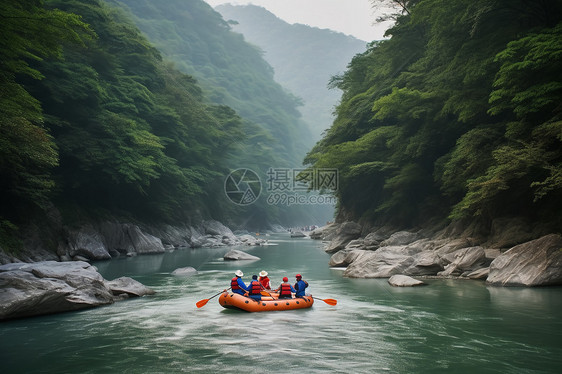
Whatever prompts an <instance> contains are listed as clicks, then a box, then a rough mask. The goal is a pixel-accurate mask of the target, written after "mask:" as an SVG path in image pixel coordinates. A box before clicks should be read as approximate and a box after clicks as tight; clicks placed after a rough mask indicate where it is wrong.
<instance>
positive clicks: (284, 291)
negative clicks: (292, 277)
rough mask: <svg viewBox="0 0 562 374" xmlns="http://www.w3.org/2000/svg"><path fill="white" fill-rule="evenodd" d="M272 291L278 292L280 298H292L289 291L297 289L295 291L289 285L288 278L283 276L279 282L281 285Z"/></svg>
mask: <svg viewBox="0 0 562 374" xmlns="http://www.w3.org/2000/svg"><path fill="white" fill-rule="evenodd" d="M274 292H279V298H280V299H292V298H293V294H292V293H291V292H297V291H295V289H294V288H293V286H291V284H290V283H289V278H287V277H283V283H281V285H280V286H279V287H278V288H277V289H276V290H274Z"/></svg>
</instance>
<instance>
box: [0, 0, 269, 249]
mask: <svg viewBox="0 0 562 374" xmlns="http://www.w3.org/2000/svg"><path fill="white" fill-rule="evenodd" d="M0 16H1V18H2V20H3V21H2V22H0V31H1V33H2V36H3V37H2V40H1V41H0V43H1V45H0V48H1V51H2V59H0V63H1V65H2V66H1V70H0V80H1V94H0V199H1V201H0V203H1V204H0V206H1V210H0V237H2V243H3V246H4V247H11V246H13V245H15V244H17V243H15V242H11V241H10V240H11V239H14V238H15V237H17V236H18V234H17V231H18V227H17V225H18V224H19V223H29V220H30V219H31V218H32V217H34V216H37V214H39V213H40V212H41V211H42V210H46V211H49V210H50V207H51V206H52V205H53V203H54V204H55V206H57V207H58V208H59V209H61V210H62V211H63V213H65V212H66V213H68V212H72V211H76V210H78V211H81V212H88V213H87V214H94V215H95V216H108V215H113V216H115V215H117V216H121V217H128V218H129V219H137V220H144V221H151V222H166V221H167V222H169V221H172V220H178V219H179V220H184V221H185V220H189V219H191V218H205V217H215V218H233V219H235V218H239V216H240V215H243V214H244V213H245V212H240V211H236V206H234V205H232V204H229V203H230V202H229V201H227V198H226V196H225V194H224V179H225V176H226V175H227V174H228V173H229V171H230V169H229V163H230V162H231V161H232V160H236V159H244V158H246V157H251V156H252V155H253V156H256V154H255V153H252V150H257V151H261V152H263V153H264V154H265V155H266V156H264V158H265V159H266V160H267V161H269V163H268V166H269V165H271V163H272V162H273V161H272V160H275V156H274V155H273V152H270V156H267V152H265V151H264V149H265V150H269V148H268V147H270V145H271V143H273V141H274V139H273V136H272V134H271V133H269V132H267V131H265V130H264V129H263V128H261V127H259V126H257V125H252V124H250V123H248V122H247V121H244V120H243V119H242V118H241V117H239V115H237V114H236V113H235V111H234V110H233V109H231V108H230V107H228V106H224V105H214V104H211V103H210V102H209V101H208V100H207V99H206V98H205V97H204V94H203V91H202V89H201V88H200V86H199V85H198V84H197V82H196V81H195V80H194V79H193V78H192V77H190V76H189V75H185V74H184V73H181V72H179V71H178V70H177V69H175V68H174V67H173V66H172V65H171V64H170V63H168V62H165V61H163V59H162V57H161V55H160V52H159V51H158V50H157V49H155V48H154V47H153V46H152V45H151V44H150V43H149V42H148V40H147V39H146V38H145V37H144V36H143V35H142V34H141V32H140V31H139V30H138V29H137V28H136V26H135V25H134V24H133V23H131V21H129V19H128V18H127V17H126V16H125V15H124V14H123V13H122V11H120V10H118V9H116V8H114V7H112V6H110V5H108V4H106V3H105V2H103V1H81V0H75V1H73V0H71V1H58V0H48V1H40V0H37V1H27V2H20V1H15V0H13V1H11V0H10V1H5V2H2V5H1V7H0ZM260 140H261V141H262V142H264V143H266V142H269V144H267V145H265V146H262V147H261V148H260V147H257V146H256V147H250V151H248V147H247V144H248V143H250V142H251V141H254V142H259V141H260ZM268 157H269V158H268ZM256 159H258V158H257V157H256ZM258 162H259V161H254V164H257V163H258ZM262 206H264V207H262V211H261V212H260V213H261V216H258V217H256V219H257V220H260V221H263V220H264V219H268V218H271V220H272V221H273V222H275V219H276V218H277V217H275V216H274V214H271V213H272V212H273V213H276V212H275V211H274V210H275V207H269V206H265V204H262ZM268 214H269V215H268ZM262 223H263V222H262ZM14 243H15V244H14Z"/></svg>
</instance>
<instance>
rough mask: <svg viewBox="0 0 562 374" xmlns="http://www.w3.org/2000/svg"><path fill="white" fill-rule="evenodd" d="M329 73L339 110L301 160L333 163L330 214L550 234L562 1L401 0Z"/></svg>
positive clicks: (560, 155) (560, 181) (558, 188)
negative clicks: (512, 222)
mask: <svg viewBox="0 0 562 374" xmlns="http://www.w3.org/2000/svg"><path fill="white" fill-rule="evenodd" d="M402 3H403V4H406V5H407V8H406V9H405V11H404V13H403V14H402V15H401V16H400V17H398V19H397V22H396V24H395V26H394V27H393V28H392V29H390V30H389V31H388V35H389V36H391V38H390V39H389V40H384V41H380V42H374V43H372V44H371V46H370V48H369V49H368V50H367V51H366V52H365V53H363V54H361V55H358V56H357V57H355V58H354V59H353V61H352V62H351V64H350V67H349V69H348V70H347V71H346V72H345V73H344V74H343V75H341V76H339V77H337V78H336V79H335V80H334V82H333V83H334V85H336V86H337V87H339V88H340V89H342V90H343V91H344V94H343V98H342V102H341V104H340V105H339V106H338V108H337V118H336V120H335V122H334V124H333V126H332V127H331V128H330V130H329V131H328V132H327V134H326V136H325V137H324V138H323V139H322V140H321V141H320V142H319V143H318V144H317V145H316V146H315V147H314V149H313V150H312V151H311V152H310V153H309V155H308V156H307V162H309V163H310V164H311V165H314V166H315V167H327V166H330V167H337V168H339V170H340V176H341V180H340V189H339V190H338V196H339V198H340V204H341V207H340V211H339V215H340V219H343V218H344V217H345V218H352V219H363V220H367V221H371V222H387V223H388V222H393V223H395V224H397V225H402V226H405V225H411V224H419V223H423V222H427V221H428V220H430V219H431V218H437V219H444V218H447V217H448V218H449V219H457V220H463V219H464V220H465V221H466V222H471V223H478V224H480V225H481V227H482V228H484V229H486V228H488V229H489V228H490V227H491V225H492V223H493V221H494V219H496V218H499V217H508V216H511V217H514V216H516V217H522V218H523V219H525V220H526V221H527V222H528V228H529V230H532V229H533V228H534V227H537V226H540V225H548V226H549V227H550V228H552V227H554V229H555V230H559V229H560V227H562V226H561V221H562V220H561V217H562V214H561V211H560V207H561V206H562V118H561V109H562V108H561V106H560V105H561V103H562V23H561V20H562V1H560V0H557V1H534V0H515V1H514V0H510V1H495V2H490V1H486V0H476V1H475V0H455V1H446V2H443V1H437V0H424V1H417V0H413V1H407V2H402Z"/></svg>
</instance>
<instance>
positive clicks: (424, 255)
mask: <svg viewBox="0 0 562 374" xmlns="http://www.w3.org/2000/svg"><path fill="white" fill-rule="evenodd" d="M443 266H444V264H443V260H442V259H441V257H440V256H439V255H437V253H435V252H433V251H423V252H420V253H417V254H415V255H414V256H413V263H412V265H410V266H409V267H408V268H407V269H406V270H405V271H404V274H408V275H414V276H415V275H417V276H421V275H436V274H437V273H438V272H440V271H442V270H443Z"/></svg>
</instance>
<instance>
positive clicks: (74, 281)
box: [0, 261, 113, 320]
mask: <svg viewBox="0 0 562 374" xmlns="http://www.w3.org/2000/svg"><path fill="white" fill-rule="evenodd" d="M7 269H8V270H7ZM111 303H113V295H112V294H111V292H110V291H109V290H108V289H107V288H106V287H105V285H104V282H103V278H102V277H101V275H100V274H99V273H98V272H97V271H96V270H95V269H94V268H93V267H92V266H90V265H89V264H88V263H86V262H64V263H58V262H54V261H48V262H40V263H34V264H25V265H23V266H20V267H19V270H9V268H5V267H3V266H0V320H4V319H12V318H20V317H29V316H35V315H40V314H49V313H57V312H65V311H70V310H78V309H83V308H88V307H93V306H99V305H106V304H111Z"/></svg>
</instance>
